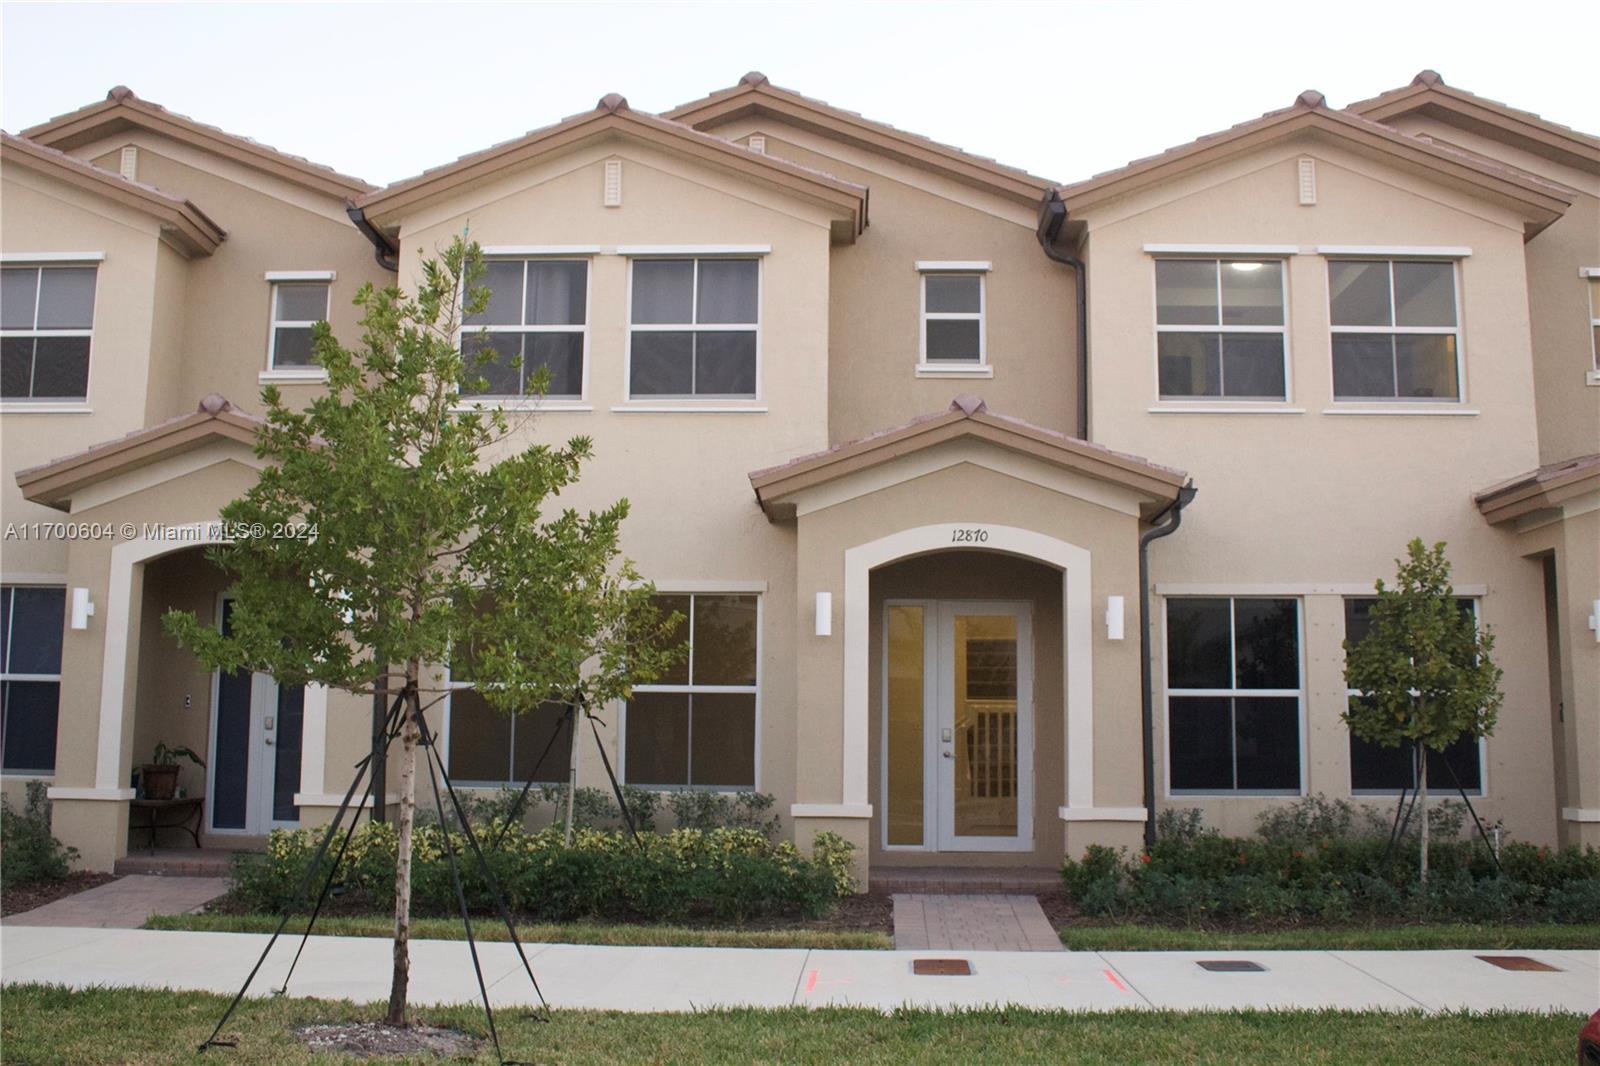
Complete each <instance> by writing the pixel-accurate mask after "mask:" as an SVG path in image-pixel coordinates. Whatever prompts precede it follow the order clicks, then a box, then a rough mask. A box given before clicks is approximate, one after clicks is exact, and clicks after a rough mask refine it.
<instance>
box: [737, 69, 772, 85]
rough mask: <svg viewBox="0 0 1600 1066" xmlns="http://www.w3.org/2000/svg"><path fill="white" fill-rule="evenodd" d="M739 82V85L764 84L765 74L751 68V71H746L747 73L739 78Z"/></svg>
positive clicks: (765, 80)
mask: <svg viewBox="0 0 1600 1066" xmlns="http://www.w3.org/2000/svg"><path fill="white" fill-rule="evenodd" d="M739 84H740V85H765V84H767V76H766V75H765V74H763V73H761V72H760V71H759V70H752V71H750V72H748V73H747V74H745V76H744V77H742V78H740V79H739Z"/></svg>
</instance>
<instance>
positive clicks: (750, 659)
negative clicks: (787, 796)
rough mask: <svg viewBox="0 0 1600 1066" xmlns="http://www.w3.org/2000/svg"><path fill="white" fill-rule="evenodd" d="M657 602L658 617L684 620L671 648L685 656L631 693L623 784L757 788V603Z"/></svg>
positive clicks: (723, 598)
mask: <svg viewBox="0 0 1600 1066" xmlns="http://www.w3.org/2000/svg"><path fill="white" fill-rule="evenodd" d="M655 603H656V606H657V608H658V609H659V610H660V611H661V613H662V615H663V616H666V615H671V614H674V613H676V614H678V615H681V616H682V621H681V623H680V624H679V626H678V628H677V631H676V632H675V633H674V634H673V635H672V637H671V643H674V644H679V645H686V646H687V654H686V655H685V656H684V657H683V658H681V659H679V661H678V663H677V665H675V666H674V667H673V668H672V669H671V670H670V671H669V672H668V673H667V675H666V676H664V677H661V678H659V679H658V680H657V681H656V682H655V683H653V684H649V685H638V686H636V687H635V688H634V690H633V698H632V699H630V700H629V701H628V708H627V717H626V720H625V722H624V730H623V732H624V749H623V750H624V760H625V761H624V767H623V772H624V774H625V776H626V778H627V781H628V783H629V784H632V785H642V786H645V787H647V788H648V787H679V788H681V787H694V788H717V789H749V788H754V787H755V786H756V700H757V695H758V692H759V689H758V687H757V680H756V666H757V661H758V657H759V646H760V629H761V605H760V598H759V597H758V596H753V595H733V594H715V595H711V594H705V593H694V594H692V595H690V594H676V595H674V594H663V595H658V596H656V597H655Z"/></svg>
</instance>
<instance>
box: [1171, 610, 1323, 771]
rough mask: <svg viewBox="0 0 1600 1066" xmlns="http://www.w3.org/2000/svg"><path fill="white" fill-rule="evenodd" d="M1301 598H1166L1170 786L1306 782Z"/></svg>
mask: <svg viewBox="0 0 1600 1066" xmlns="http://www.w3.org/2000/svg"><path fill="white" fill-rule="evenodd" d="M1300 643H1301V640H1300V604H1299V601H1298V600H1294V599H1287V598H1285V599H1245V598H1233V599H1229V598H1203V599H1202V598H1188V597H1185V598H1174V599H1169V600H1168V601H1167V765H1168V767H1169V775H1170V776H1169V778H1168V791H1169V792H1171V793H1173V794H1182V793H1211V792H1254V793H1268V794H1294V793H1297V792H1299V791H1300V782H1301V777H1300V718H1301V715H1300V700H1301V694H1302V689H1303V684H1302V681H1301V666H1300V658H1301V657H1300Z"/></svg>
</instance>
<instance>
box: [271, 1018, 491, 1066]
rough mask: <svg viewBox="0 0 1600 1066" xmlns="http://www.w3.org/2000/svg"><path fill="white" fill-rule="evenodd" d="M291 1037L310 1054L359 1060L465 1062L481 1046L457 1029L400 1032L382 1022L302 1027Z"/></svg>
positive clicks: (419, 1027) (421, 1027)
mask: <svg viewBox="0 0 1600 1066" xmlns="http://www.w3.org/2000/svg"><path fill="white" fill-rule="evenodd" d="M294 1033H295V1035H296V1036H298V1037H299V1038H300V1040H301V1042H302V1043H304V1044H305V1045H306V1047H308V1048H310V1049H311V1050H312V1051H323V1052H329V1053H332V1054H337V1055H352V1056H354V1057H355V1058H358V1059H377V1058H389V1057H391V1056H398V1055H406V1056H415V1055H425V1056H429V1057H431V1058H436V1059H442V1058H452V1059H454V1058H466V1057H467V1056H469V1055H474V1054H476V1053H477V1051H478V1048H479V1047H480V1046H481V1045H482V1044H483V1041H482V1040H479V1039H478V1038H477V1037H475V1036H469V1035H468V1034H466V1033H463V1032H461V1030H459V1029H435V1028H433V1027H432V1026H428V1025H421V1024H418V1025H412V1026H408V1027H407V1028H405V1029H399V1028H396V1027H395V1026H392V1025H384V1024H383V1023H382V1022H337V1023H328V1024H322V1025H307V1026H303V1027H302V1028H299V1029H296V1030H295V1031H294Z"/></svg>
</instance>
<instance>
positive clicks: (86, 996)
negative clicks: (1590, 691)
mask: <svg viewBox="0 0 1600 1066" xmlns="http://www.w3.org/2000/svg"><path fill="white" fill-rule="evenodd" d="M226 1005H227V997H224V996H217V995H209V994H202V993H195V992H172V991H151V990H139V989H107V988H99V989H88V990H83V991H72V990H69V989H65V988H60V987H55V986H41V985H9V986H7V987H6V989H5V1010H4V1012H3V1014H0V1027H3V1032H0V1036H3V1039H4V1045H5V1057H6V1061H7V1062H26V1063H31V1064H33V1066H55V1064H62V1066H65V1064H68V1063H70V1064H73V1066H98V1064H109V1063H120V1064H128V1066H157V1064H159V1066H167V1064H179V1066H181V1064H185V1063H210V1062H212V1061H213V1060H215V1059H216V1058H217V1057H218V1056H219V1055H221V1056H223V1057H224V1059H225V1061H226V1062H228V1063H273V1064H275V1066H276V1064H282V1066H312V1064H315V1063H331V1062H346V1061H350V1060H348V1059H344V1058H335V1057H333V1056H331V1055H327V1054H314V1053H313V1052H311V1051H310V1050H308V1049H307V1048H305V1047H304V1046H303V1045H301V1044H300V1043H299V1041H298V1040H297V1038H296V1037H295V1035H294V1033H293V1030H294V1029H295V1028H296V1027H298V1026H302V1025H308V1024H314V1023H321V1022H343V1021H352V1020H374V1019H377V1018H379V1017H381V1016H382V1014H383V1009H382V1005H380V1004H364V1005H356V1004H353V1003H350V1002H346V1001H335V1000H312V999H294V998H284V999H277V998H264V999H250V1000H246V1001H245V1002H244V1003H243V1004H241V1005H240V1008H239V1011H238V1012H237V1013H236V1014H235V1015H234V1017H233V1019H232V1020H231V1021H230V1022H229V1024H228V1030H227V1035H229V1036H230V1037H232V1038H236V1039H237V1040H238V1041H239V1046H238V1048H237V1049H235V1050H228V1051H222V1052H216V1051H213V1052H210V1053H208V1054H207V1055H205V1056H201V1055H200V1054H198V1053H197V1052H196V1051H195V1048H196V1046H197V1045H198V1044H199V1043H200V1041H201V1040H202V1039H204V1038H205V1036H206V1035H207V1034H209V1033H210V1031H211V1028H212V1026H213V1025H215V1024H216V1019H217V1018H218V1017H220V1016H221V1013H222V1010H223V1009H224V1008H225V1007H226ZM414 1014H415V1018H416V1020H419V1021H425V1022H426V1023H428V1024H430V1025H437V1026H448V1027H452V1028H458V1029H462V1030H465V1031H467V1032H469V1033H472V1034H474V1035H476V1036H479V1037H482V1036H484V1035H485V1033H486V1030H485V1027H484V1021H483V1015H482V1013H481V1011H479V1010H478V1009H477V1008H475V1007H473V1006H471V1005H465V1004H463V1005H460V1006H451V1007H438V1008H426V1009H419V1010H417V1011H415V1012H414ZM496 1021H497V1022H498V1024H499V1027H500V1039H501V1044H502V1046H503V1047H504V1048H505V1051H506V1054H507V1057H510V1058H517V1059H522V1060H527V1061H538V1062H540V1063H558V1064H562V1066H589V1064H598V1063H639V1062H648V1063H663V1064H676V1063H696V1064H702V1063H704V1064H712V1066H716V1064H723V1063H727V1064H734V1063H738V1064H743V1063H779V1062H781V1063H784V1064H785V1066H809V1064H816V1066H824V1064H826V1066H834V1064H836V1063H852V1064H869V1066H878V1064H900V1063H907V1064H909V1063H917V1064H923V1063H928V1064H934V1066H942V1064H952V1066H954V1064H961V1066H967V1064H970V1063H1004V1064H1006V1066H1013V1064H1016V1063H1034V1062H1040V1063H1044V1062H1048V1063H1083V1064H1094V1066H1100V1064H1105V1066H1112V1064H1115V1066H1127V1064H1130V1063H1163V1064H1166V1063H1196V1064H1218V1066H1220V1064H1229V1066H1257V1064H1261V1066H1266V1064H1272V1066H1302V1064H1307V1066H1308V1064H1313V1063H1315V1064H1318V1066H1328V1064H1339V1063H1362V1064H1369V1063H1371V1064H1379V1066H1431V1064H1436V1063H1437V1064H1444V1063H1449V1064H1451V1066H1491V1064H1493V1066H1499V1064H1502V1063H1517V1064H1519V1066H1530V1064H1532V1066H1537V1064H1541V1063H1551V1064H1557V1063H1559V1064H1561V1066H1569V1064H1570V1063H1571V1062H1572V1061H1573V1055H1574V1054H1575V1052H1576V1041H1577V1032H1578V1028H1579V1026H1580V1025H1582V1018H1581V1017H1580V1016H1578V1015H1575V1014H1538V1013H1509V1012H1506V1013H1491V1014H1473V1013H1446V1014H1431V1015H1430V1014H1423V1013H1421V1012H1415V1011H1413V1012H1405V1013H1375V1012H1361V1011H1336V1010H1326V1011H1210V1012H1192V1013H1183V1012H1175V1011H1124V1012H1117V1013H1110V1014H1083V1013H1072V1012H1064V1011H1036V1010H1013V1009H980V1010H963V1011H927V1010H899V1011H894V1012H892V1013H889V1014H880V1013H878V1012H876V1011H869V1010H860V1009H845V1008H828V1009H820V1010H807V1009H805V1008H785V1009H780V1010H753V1009H744V1010H709V1011H699V1012H696V1013H693V1014H622V1013H617V1012H602V1011H557V1012H555V1014H554V1016H553V1018H552V1019H551V1021H550V1023H549V1024H541V1023H539V1022H537V1021H535V1020H533V1019H532V1018H530V1017H528V1016H526V1015H524V1014H522V1013H521V1012H518V1011H514V1010H502V1011H500V1012H498V1013H497V1014H496ZM387 1061H397V1060H387ZM454 1061H458V1062H459V1061H471V1062H478V1063H489V1062H493V1061H494V1058H493V1053H492V1051H491V1050H490V1049H489V1048H487V1047H484V1048H482V1049H480V1051H479V1054H478V1055H477V1056H476V1057H475V1058H473V1059H468V1060H459V1059H458V1060H454Z"/></svg>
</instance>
